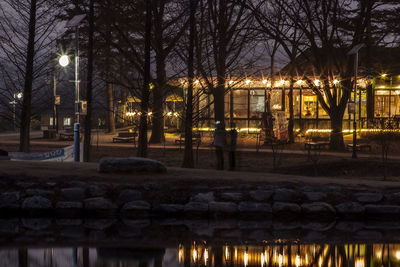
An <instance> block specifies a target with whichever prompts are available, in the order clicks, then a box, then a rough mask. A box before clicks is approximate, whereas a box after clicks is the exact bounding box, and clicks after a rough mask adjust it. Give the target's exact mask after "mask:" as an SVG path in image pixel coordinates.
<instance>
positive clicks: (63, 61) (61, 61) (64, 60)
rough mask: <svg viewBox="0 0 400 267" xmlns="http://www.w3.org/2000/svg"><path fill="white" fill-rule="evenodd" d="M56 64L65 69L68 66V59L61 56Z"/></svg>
mask: <svg viewBox="0 0 400 267" xmlns="http://www.w3.org/2000/svg"><path fill="white" fill-rule="evenodd" d="M58 63H59V64H60V65H61V67H66V66H68V64H69V57H68V56H67V55H62V56H61V57H60V58H59V59H58Z"/></svg>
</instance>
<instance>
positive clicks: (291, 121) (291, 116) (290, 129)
mask: <svg viewBox="0 0 400 267" xmlns="http://www.w3.org/2000/svg"><path fill="white" fill-rule="evenodd" d="M293 85H294V77H293V75H291V76H290V87H289V124H288V132H289V142H290V143H294V134H293V126H294V110H293Z"/></svg>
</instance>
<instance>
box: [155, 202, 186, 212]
mask: <svg viewBox="0 0 400 267" xmlns="http://www.w3.org/2000/svg"><path fill="white" fill-rule="evenodd" d="M184 209H185V206H184V205H180V204H161V205H160V206H159V207H158V210H159V211H160V212H162V213H167V214H168V213H181V212H183V211H184Z"/></svg>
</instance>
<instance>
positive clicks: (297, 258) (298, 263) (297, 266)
mask: <svg viewBox="0 0 400 267" xmlns="http://www.w3.org/2000/svg"><path fill="white" fill-rule="evenodd" d="M299 266H300V256H299V255H296V267H299Z"/></svg>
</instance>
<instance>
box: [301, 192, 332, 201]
mask: <svg viewBox="0 0 400 267" xmlns="http://www.w3.org/2000/svg"><path fill="white" fill-rule="evenodd" d="M304 195H305V197H306V199H307V200H308V201H321V200H324V199H325V198H326V197H327V195H326V194H325V193H322V192H304Z"/></svg>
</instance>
